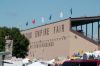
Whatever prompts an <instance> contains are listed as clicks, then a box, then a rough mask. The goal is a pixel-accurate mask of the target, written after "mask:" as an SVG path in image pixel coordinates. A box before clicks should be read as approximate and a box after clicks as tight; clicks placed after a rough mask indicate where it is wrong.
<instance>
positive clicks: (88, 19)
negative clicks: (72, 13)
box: [70, 16, 100, 26]
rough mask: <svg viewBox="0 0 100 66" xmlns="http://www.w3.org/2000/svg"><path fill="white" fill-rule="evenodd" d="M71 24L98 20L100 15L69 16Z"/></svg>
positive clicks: (77, 24)
mask: <svg viewBox="0 0 100 66" xmlns="http://www.w3.org/2000/svg"><path fill="white" fill-rule="evenodd" d="M70 20H71V26H79V25H84V24H88V23H94V22H98V21H100V16H91V17H79V18H71V19H70Z"/></svg>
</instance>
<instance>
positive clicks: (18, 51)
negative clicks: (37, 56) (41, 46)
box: [11, 28, 29, 58]
mask: <svg viewBox="0 0 100 66" xmlns="http://www.w3.org/2000/svg"><path fill="white" fill-rule="evenodd" d="M11 36H12V39H13V56H16V57H21V58H24V57H25V56H27V52H28V45H29V41H28V39H27V38H26V37H25V36H24V35H22V34H21V33H20V31H19V29H18V28H12V29H11Z"/></svg>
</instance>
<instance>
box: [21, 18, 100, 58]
mask: <svg viewBox="0 0 100 66" xmlns="http://www.w3.org/2000/svg"><path fill="white" fill-rule="evenodd" d="M99 22H100V16H92V17H79V18H68V19H64V20H61V21H57V22H53V23H50V24H46V25H42V26H38V27H35V28H31V29H27V30H23V31H21V33H22V34H24V35H25V36H26V37H27V38H28V39H29V41H30V45H29V52H28V57H29V58H31V59H32V58H39V59H53V58H56V57H62V56H63V57H66V58H67V57H71V56H72V55H73V54H74V53H75V52H81V53H82V52H86V51H94V50H98V46H99V39H100V38H99V36H100V35H99ZM95 25H96V26H97V27H96V28H95ZM95 32H96V33H95ZM95 34H96V38H95Z"/></svg>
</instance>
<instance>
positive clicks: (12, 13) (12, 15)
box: [0, 0, 100, 30]
mask: <svg viewBox="0 0 100 66" xmlns="http://www.w3.org/2000/svg"><path fill="white" fill-rule="evenodd" d="M71 8H72V12H73V14H72V17H81V16H98V15H100V0H0V26H1V27H2V26H7V27H18V28H20V29H21V30H23V29H29V28H33V27H36V26H39V25H43V24H46V23H50V22H55V21H58V20H62V19H65V18H68V17H70V9H71ZM60 12H63V18H60V17H59V14H60ZM50 15H52V19H51V20H49V16H50ZM41 17H44V19H45V20H44V23H42V21H41ZM33 19H35V24H32V20H33ZM26 22H28V26H26Z"/></svg>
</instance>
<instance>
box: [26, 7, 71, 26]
mask: <svg viewBox="0 0 100 66" xmlns="http://www.w3.org/2000/svg"><path fill="white" fill-rule="evenodd" d="M70 14H71V15H72V8H71V9H70ZM52 17H53V16H52V15H49V19H48V20H49V21H50V20H52ZM59 17H60V18H63V17H64V14H63V12H62V11H61V12H60V14H59ZM41 22H42V23H44V22H45V18H44V17H41ZM35 23H36V20H35V19H33V20H32V24H35ZM26 26H28V21H27V22H26Z"/></svg>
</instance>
